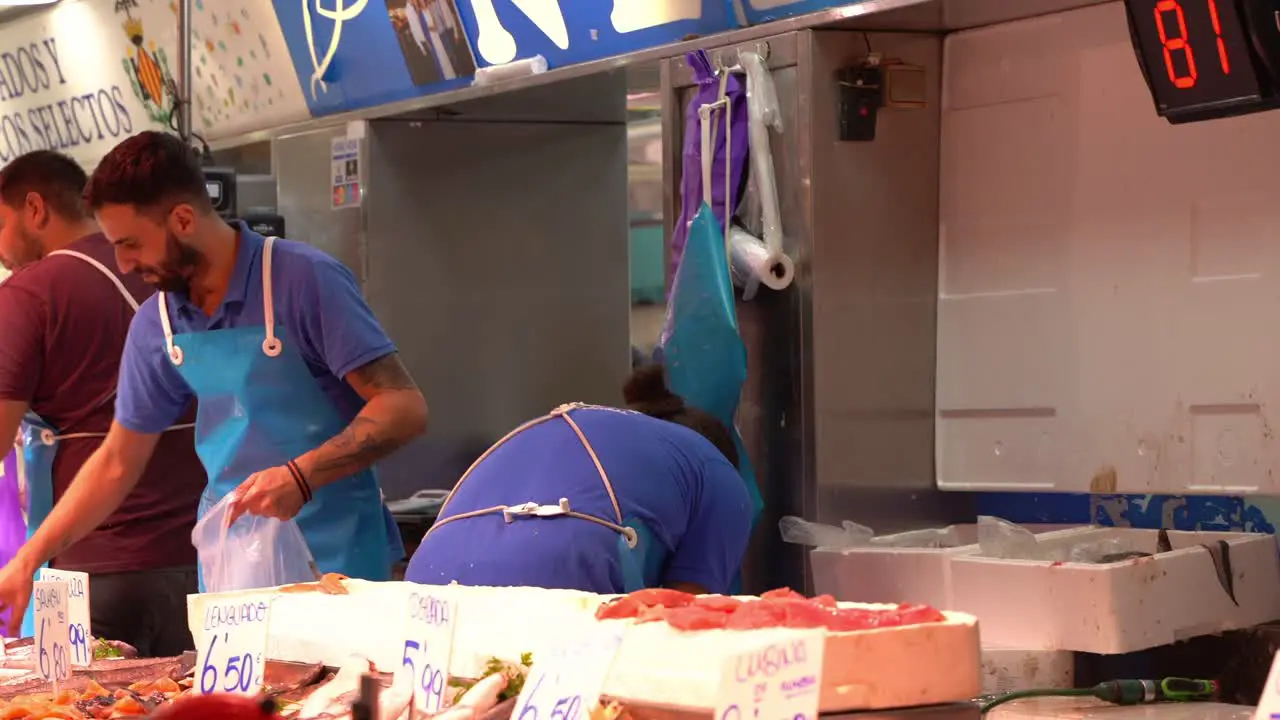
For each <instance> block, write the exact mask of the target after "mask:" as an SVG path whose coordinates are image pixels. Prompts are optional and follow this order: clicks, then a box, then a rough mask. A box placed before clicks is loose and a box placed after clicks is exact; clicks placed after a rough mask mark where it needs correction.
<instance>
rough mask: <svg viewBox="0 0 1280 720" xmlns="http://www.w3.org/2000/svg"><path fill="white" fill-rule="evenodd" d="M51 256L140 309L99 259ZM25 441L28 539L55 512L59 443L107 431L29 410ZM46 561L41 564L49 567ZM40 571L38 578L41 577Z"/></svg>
mask: <svg viewBox="0 0 1280 720" xmlns="http://www.w3.org/2000/svg"><path fill="white" fill-rule="evenodd" d="M49 255H69V256H71V257H74V258H77V259H79V260H83V261H84V262H87V263H89V264H90V265H92V266H93V267H94V269H96V270H98V271H99V272H101V273H102V274H103V276H104V277H106V278H107V279H108V280H110V281H111V282H112V284H114V285H115V286H116V289H117V290H119V291H120V296H121V297H123V298H124V301H125V302H126V303H128V304H129V307H131V308H133V311H134V312H137V310H138V301H137V300H134V299H133V295H132V294H130V293H129V290H128V288H126V287H125V286H124V283H123V282H121V281H120V278H119V277H117V276H116V274H115V273H113V272H111V271H110V270H108V269H107V267H106V266H105V265H103V264H102V263H100V262H98V261H97V260H95V259H94V258H92V257H90V256H88V255H85V254H84V253H80V252H76V251H75V250H55V251H53V252H51V253H49ZM115 396H116V393H115V388H112V389H111V392H109V393H107V394H106V396H104V397H103V398H102V399H101V400H99V401H98V402H96V403H94V404H93V405H92V406H90V407H88V408H86V409H85V411H84V412H83V413H82V414H81V415H80V417H79V418H77V419H75V420H72V421H71V422H69V423H68V426H69V427H74V426H75V425H76V423H78V422H79V421H80V420H81V419H83V418H86V417H88V416H90V415H92V414H93V413H94V412H97V411H98V410H99V409H101V408H102V407H103V406H105V405H106V404H107V403H110V402H111V401H112V400H114V399H115ZM189 427H191V426H190V425H175V426H173V427H172V428H169V429H170V430H176V429H179V428H189ZM19 433H20V435H21V440H22V452H21V454H20V455H19V460H20V464H19V473H18V474H19V475H20V476H21V478H22V482H23V490H24V492H25V494H26V496H27V504H26V508H25V509H26V520H27V539H28V540H30V539H31V536H32V535H34V534H35V532H36V530H37V529H39V527H40V524H41V523H43V522H44V521H45V518H47V517H49V513H50V512H52V511H53V459H54V457H56V456H57V454H58V442H59V441H61V440H71V439H73V438H103V437H106V436H107V434H106V433H93V432H90V433H60V432H59V431H58V429H57V428H55V427H54V426H53V425H52V424H50V423H48V422H45V420H44V419H43V418H41V417H40V416H39V415H37V414H35V413H34V412H27V414H26V415H25V416H24V417H23V418H22V425H21V427H20V428H19ZM48 566H49V564H48V563H45V564H44V565H42V566H41V567H48ZM39 574H40V573H39V571H37V572H36V577H37V578H38V577H39ZM33 635H35V606H34V605H32V604H29V605H28V606H27V614H26V615H24V616H23V618H22V636H23V637H32V636H33Z"/></svg>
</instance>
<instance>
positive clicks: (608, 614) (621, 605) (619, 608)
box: [596, 597, 645, 620]
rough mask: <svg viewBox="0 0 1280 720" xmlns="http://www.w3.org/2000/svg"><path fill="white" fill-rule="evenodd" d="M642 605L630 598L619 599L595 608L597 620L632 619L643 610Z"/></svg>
mask: <svg viewBox="0 0 1280 720" xmlns="http://www.w3.org/2000/svg"><path fill="white" fill-rule="evenodd" d="M644 607H645V606H644V605H642V604H640V603H639V602H637V601H636V600H635V598H632V597H620V598H617V599H615V600H611V601H609V602H607V603H604V604H602V605H601V606H600V607H598V608H596V619H597V620H620V619H624V618H633V617H635V616H636V615H638V614H639V613H640V611H641V610H643V609H644Z"/></svg>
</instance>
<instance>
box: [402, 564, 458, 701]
mask: <svg viewBox="0 0 1280 720" xmlns="http://www.w3.org/2000/svg"><path fill="white" fill-rule="evenodd" d="M456 618H457V604H456V603H455V602H454V601H453V600H452V599H451V598H450V597H448V595H447V593H446V591H445V590H444V589H443V588H440V589H436V590H426V589H421V588H420V589H414V590H411V591H410V592H409V605H408V607H407V608H406V617H405V632H404V655H403V659H402V660H401V664H400V671H399V673H398V677H397V678H396V683H397V684H400V683H411V684H410V685H409V687H412V688H413V706H414V707H415V708H416V709H418V710H421V711H422V712H424V713H426V714H428V715H434V714H436V713H438V712H440V710H441V709H442V708H443V706H444V695H445V688H447V687H449V659H450V658H451V657H452V656H453V629H454V627H456V625H455V620H456Z"/></svg>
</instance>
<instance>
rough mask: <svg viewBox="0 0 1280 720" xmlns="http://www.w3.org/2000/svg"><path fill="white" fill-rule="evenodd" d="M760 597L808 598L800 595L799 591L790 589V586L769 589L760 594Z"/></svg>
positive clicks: (780, 598) (769, 598)
mask: <svg viewBox="0 0 1280 720" xmlns="http://www.w3.org/2000/svg"><path fill="white" fill-rule="evenodd" d="M760 599H761V600H808V599H809V598H807V597H805V596H803V595H801V594H800V593H798V592H796V591H795V590H792V589H791V588H787V587H783V588H778V589H776V590H770V591H769V592H766V593H764V594H762V595H761V596H760Z"/></svg>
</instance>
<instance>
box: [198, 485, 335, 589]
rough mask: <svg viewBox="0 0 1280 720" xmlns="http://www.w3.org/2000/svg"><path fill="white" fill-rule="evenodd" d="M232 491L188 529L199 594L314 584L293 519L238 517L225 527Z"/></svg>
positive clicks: (305, 549)
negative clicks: (197, 560) (197, 568)
mask: <svg viewBox="0 0 1280 720" xmlns="http://www.w3.org/2000/svg"><path fill="white" fill-rule="evenodd" d="M232 497H234V493H231V494H228V495H227V496H226V497H224V498H223V499H222V500H220V501H219V502H218V504H217V505H214V506H213V507H212V508H209V512H207V513H205V514H204V517H202V518H200V520H199V521H198V522H197V523H196V526H195V529H194V530H192V531H191V544H192V545H194V546H195V548H196V553H197V554H198V555H199V557H200V579H201V581H202V583H203V588H202V591H203V592H231V591H235V590H251V589H254V588H264V587H277V586H280V585H290V584H292V583H299V582H308V581H311V580H315V579H316V578H315V570H314V567H315V562H314V560H313V558H312V556H311V549H310V548H309V547H307V540H306V538H304V537H303V536H302V530H301V529H299V528H298V524H297V523H296V522H294V521H292V520H283V521H282V520H277V519H275V518H268V517H262V516H259V515H242V516H240V518H239V519H238V520H236V521H235V523H233V524H231V525H229V526H228V524H227V511H228V509H229V508H230V506H231V498H232Z"/></svg>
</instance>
